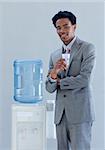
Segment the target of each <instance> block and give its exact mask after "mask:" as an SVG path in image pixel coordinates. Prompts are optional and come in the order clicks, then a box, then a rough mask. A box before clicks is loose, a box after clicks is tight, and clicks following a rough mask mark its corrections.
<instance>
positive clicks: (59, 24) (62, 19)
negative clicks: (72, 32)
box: [56, 18, 72, 26]
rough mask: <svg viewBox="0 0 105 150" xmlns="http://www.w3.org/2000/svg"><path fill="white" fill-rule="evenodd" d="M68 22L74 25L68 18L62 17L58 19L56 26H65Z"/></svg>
mask: <svg viewBox="0 0 105 150" xmlns="http://www.w3.org/2000/svg"><path fill="white" fill-rule="evenodd" d="M66 24H67V25H68V24H69V25H72V24H71V21H70V20H69V19H68V18H61V19H58V20H57V21H56V26H63V25H66Z"/></svg>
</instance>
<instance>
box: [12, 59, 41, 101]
mask: <svg viewBox="0 0 105 150" xmlns="http://www.w3.org/2000/svg"><path fill="white" fill-rule="evenodd" d="M42 67H43V63H42V61H41V60H40V59H35V60H16V61H14V99H15V101H18V102H22V103H36V102H39V101H41V100H42V97H43V96H42V86H43V68H42Z"/></svg>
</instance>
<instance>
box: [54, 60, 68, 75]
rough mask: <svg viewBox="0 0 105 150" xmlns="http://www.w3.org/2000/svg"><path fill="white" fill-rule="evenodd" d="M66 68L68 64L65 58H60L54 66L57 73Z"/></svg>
mask: <svg viewBox="0 0 105 150" xmlns="http://www.w3.org/2000/svg"><path fill="white" fill-rule="evenodd" d="M66 68H67V65H66V62H65V59H59V60H58V61H57V62H56V64H55V66H54V70H55V71H56V73H58V72H59V71H63V70H66Z"/></svg>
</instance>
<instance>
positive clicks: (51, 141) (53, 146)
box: [47, 139, 57, 150]
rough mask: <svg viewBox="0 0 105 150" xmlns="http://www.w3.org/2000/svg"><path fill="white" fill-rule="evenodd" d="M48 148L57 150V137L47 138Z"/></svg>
mask: <svg viewBox="0 0 105 150" xmlns="http://www.w3.org/2000/svg"><path fill="white" fill-rule="evenodd" d="M47 150H57V146H56V140H55V139H47Z"/></svg>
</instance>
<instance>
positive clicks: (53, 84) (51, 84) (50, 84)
mask: <svg viewBox="0 0 105 150" xmlns="http://www.w3.org/2000/svg"><path fill="white" fill-rule="evenodd" d="M53 67H54V65H53V61H52V56H50V61H49V70H48V75H47V79H46V82H45V87H46V90H47V91H48V92H49V93H53V92H55V91H56V89H57V81H56V80H55V81H54V80H53V79H51V78H50V77H49V73H50V71H51V70H52V69H53Z"/></svg>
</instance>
